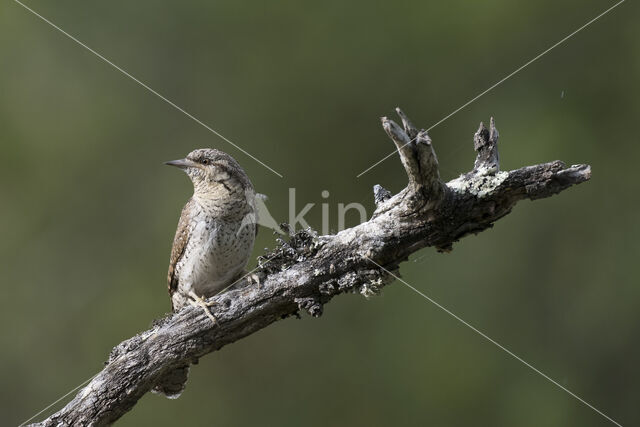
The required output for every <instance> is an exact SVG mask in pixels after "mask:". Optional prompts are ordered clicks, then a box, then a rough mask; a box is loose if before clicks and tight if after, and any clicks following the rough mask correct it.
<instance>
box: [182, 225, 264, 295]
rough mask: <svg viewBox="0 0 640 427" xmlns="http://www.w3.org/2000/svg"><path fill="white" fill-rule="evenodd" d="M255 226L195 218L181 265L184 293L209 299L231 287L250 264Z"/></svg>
mask: <svg viewBox="0 0 640 427" xmlns="http://www.w3.org/2000/svg"><path fill="white" fill-rule="evenodd" d="M255 227H256V225H255V222H253V221H242V220H240V221H238V220H224V219H219V218H210V217H207V216H206V215H199V217H196V218H194V221H193V222H192V225H191V227H190V238H189V243H188V244H187V247H186V249H185V252H184V255H183V257H182V260H181V261H180V263H179V265H178V277H179V288H183V289H180V291H182V292H183V293H188V292H189V291H193V292H195V293H196V294H197V295H198V296H204V297H208V296H211V295H214V294H216V293H218V292H219V291H221V290H222V289H224V288H225V287H227V286H229V285H231V284H232V283H233V280H236V279H237V278H238V276H239V275H240V273H241V272H242V271H243V269H244V267H245V266H246V265H247V262H248V261H249V257H250V255H251V251H252V250H253V243H254V239H255Z"/></svg>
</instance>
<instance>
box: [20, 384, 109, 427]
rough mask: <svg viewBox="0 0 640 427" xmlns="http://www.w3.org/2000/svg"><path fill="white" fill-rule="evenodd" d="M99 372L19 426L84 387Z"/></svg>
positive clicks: (21, 424)
mask: <svg viewBox="0 0 640 427" xmlns="http://www.w3.org/2000/svg"><path fill="white" fill-rule="evenodd" d="M97 376H98V374H94V375H93V376H92V377H91V378H88V379H86V380H84V381H83V382H82V383H80V384H78V385H77V386H75V387H74V388H73V389H71V390H69V391H68V392H67V394H65V395H64V396H62V397H60V398H59V399H58V400H56V401H55V402H53V403H51V404H50V405H49V406H47V407H46V408H44V409H43V410H41V411H40V412H38V413H37V414H35V415H33V416H32V417H31V418H29V419H28V420H25V421H23V422H22V423H20V425H19V426H18V427H22V426H23V425H25V424H26V423H28V422H29V421H31V420H32V419H34V418H35V417H37V416H38V415H40V414H42V413H43V412H44V411H46V410H47V409H49V408H51V407H52V406H53V405H55V404H56V403H58V402H60V401H61V400H62V399H64V398H65V397H67V396H69V395H70V394H71V393H73V392H74V391H76V390H77V389H79V388H80V387H82V386H83V385H85V384H86V383H88V382H89V381H91V380H92V379H94V378H95V377H97Z"/></svg>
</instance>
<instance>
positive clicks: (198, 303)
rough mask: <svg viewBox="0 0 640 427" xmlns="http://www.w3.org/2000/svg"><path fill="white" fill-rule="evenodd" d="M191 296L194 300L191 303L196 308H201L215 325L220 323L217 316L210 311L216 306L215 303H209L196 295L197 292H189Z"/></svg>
mask: <svg viewBox="0 0 640 427" xmlns="http://www.w3.org/2000/svg"><path fill="white" fill-rule="evenodd" d="M189 296H190V297H191V298H192V299H191V300H190V301H189V303H190V304H191V305H192V306H194V307H201V308H202V309H203V310H204V313H205V314H206V315H207V317H208V318H209V319H211V321H212V322H213V323H218V319H216V316H214V315H213V314H212V313H211V310H209V307H213V306H215V305H216V303H215V302H213V301H211V302H207V301H206V300H205V299H204V298H203V297H199V296H198V295H196V294H195V292H193V291H190V292H189Z"/></svg>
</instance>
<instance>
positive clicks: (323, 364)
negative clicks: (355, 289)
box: [0, 0, 640, 426]
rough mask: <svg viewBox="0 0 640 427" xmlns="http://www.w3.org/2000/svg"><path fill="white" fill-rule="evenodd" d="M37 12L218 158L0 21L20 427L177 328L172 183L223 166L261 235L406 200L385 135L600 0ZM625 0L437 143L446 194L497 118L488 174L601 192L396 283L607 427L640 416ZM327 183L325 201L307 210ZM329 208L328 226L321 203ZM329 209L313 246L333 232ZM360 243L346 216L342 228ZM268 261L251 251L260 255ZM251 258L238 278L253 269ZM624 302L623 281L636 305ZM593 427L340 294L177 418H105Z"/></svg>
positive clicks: (156, 409)
mask: <svg viewBox="0 0 640 427" xmlns="http://www.w3.org/2000/svg"><path fill="white" fill-rule="evenodd" d="M27 4H28V5H29V6H30V7H32V8H34V9H35V10H36V11H38V12H39V13H41V14H42V15H43V16H45V17H47V18H48V19H50V20H52V21H53V22H54V23H56V24H57V25H59V26H60V27H61V28H63V29H64V30H66V31H68V32H69V33H71V34H72V35H74V36H76V37H77V38H78V39H80V40H82V41H83V42H85V43H86V44H87V45H89V46H91V47H92V48H94V49H95V50H97V51H98V52H100V53H101V54H103V55H104V56H106V57H107V58H109V59H110V60H112V61H113V62H114V63H116V64H118V65H120V66H122V67H123V68H124V69H126V70H127V71H128V72H130V73H131V74H133V75H134V76H136V77H138V78H139V79H141V80H142V81H143V82H145V83H146V84H148V85H149V86H151V87H152V88H154V89H156V90H158V91H159V92H160V93H162V94H163V95H165V96H166V97H168V98H169V99H171V100H172V101H174V102H175V103H177V104H178V105H180V106H182V107H184V108H185V109H186V110H188V111H189V112H191V113H192V114H194V115H195V116H197V117H198V118H200V119H201V120H203V121H204V122H206V123H207V124H209V125H211V126H212V127H213V128H215V129H216V130H218V131H220V132H221V133H222V134H224V135H225V136H227V137H229V138H230V139H232V140H233V141H235V142H236V143H237V144H238V145H240V146H242V147H243V148H244V149H246V150H248V151H249V152H251V153H252V154H253V155H255V156H257V157H258V158H260V159H261V160H263V161H264V162H266V163H267V164H269V165H270V166H271V167H273V168H274V169H276V170H277V171H279V172H281V173H282V174H283V175H284V178H283V179H280V178H278V177H277V176H275V175H273V174H272V173H271V172H269V171H268V170H267V169H265V168H263V167H262V166H260V165H259V164H258V163H256V162H255V161H253V160H252V159H250V158H249V157H247V156H246V155H244V154H242V153H241V152H239V151H238V150H236V149H235V148H233V147H231V146H230V145H229V144H227V143H225V142H224V141H222V140H221V139H219V138H217V137H216V136H214V135H212V134H211V133H209V132H208V131H207V130H205V129H204V128H202V127H201V126H199V125H197V124H196V123H194V122H193V121H192V120H190V119H189V118H187V117H186V116H184V115H183V114H181V113H180V112H178V111H176V110H175V109H174V108H172V107H170V106H169V105H167V104H166V103H164V102H163V101H161V100H160V99H158V98H157V97H156V96H154V95H153V94H151V93H149V92H148V91H146V90H144V89H143V88H142V87H140V86H139V85H138V84H136V83H135V82H133V81H131V80H129V79H127V78H126V77H124V76H123V75H122V74H120V73H119V72H117V71H116V70H114V69H113V68H112V67H110V66H109V65H107V64H105V63H104V62H102V61H100V60H99V59H98V58H96V57H95V56H94V55H92V54H91V53H89V52H88V51H86V50H84V49H82V48H81V47H80V46H78V45H77V44H75V43H73V42H72V41H71V40H69V39H68V38H66V37H64V36H63V35H62V34H60V33H59V32H56V31H55V30H54V29H53V28H51V27H50V26H48V25H47V24H45V23H44V22H42V21H41V20H39V19H37V18H36V17H35V16H33V15H32V14H30V13H29V12H27V11H26V10H25V9H23V8H21V7H20V6H19V5H17V4H16V3H14V2H5V3H4V4H3V6H1V8H0V35H1V37H0V49H1V52H2V67H0V90H1V93H2V98H1V101H0V129H1V130H0V141H1V144H0V156H1V157H2V160H3V161H2V167H1V168H0V182H2V184H1V185H0V200H1V204H0V233H1V234H0V235H1V236H2V239H1V242H2V243H1V244H0V259H2V292H3V297H2V299H1V301H2V302H1V304H2V307H1V308H2V309H1V316H2V318H1V320H2V321H1V322H0V325H1V326H0V328H1V329H0V330H1V331H2V337H3V341H4V345H3V350H2V352H0V366H2V368H1V369H0V381H1V382H2V384H3V387H2V389H1V390H0V402H1V403H0V413H2V418H3V420H4V422H5V423H6V424H8V425H15V424H17V423H19V422H21V421H23V420H24V419H26V418H28V417H29V416H30V415H32V414H33V413H35V412H36V411H38V410H39V409H41V408H43V407H44V406H46V405H47V404H49V403H50V402H52V401H53V400H55V399H56V398H58V397H59V396H61V395H62V394H64V393H65V392H66V391H68V390H69V389H71V388H73V387H74V386H75V385H77V384H78V383H80V382H81V381H83V380H84V379H86V378H88V377H90V376H91V375H93V374H94V373H95V372H97V371H98V370H99V369H101V366H102V363H103V361H104V360H105V359H106V358H107V354H108V352H109V350H110V349H111V347H112V346H114V345H115V344H117V343H118V342H120V341H121V340H123V339H125V338H127V337H129V336H131V335H133V334H135V333H136V332H138V331H140V330H142V329H145V328H146V327H147V326H148V325H149V324H150V322H151V319H153V318H155V317H158V316H160V315H162V314H163V313H164V312H165V311H167V310H169V307H170V304H169V299H168V296H167V294H166V284H165V274H166V268H167V262H168V256H169V249H170V245H171V240H172V237H173V232H174V229H175V225H176V222H177V218H178V215H179V213H180V209H181V207H182V204H183V203H184V202H185V201H186V199H187V198H188V197H189V195H190V191H191V188H190V184H189V182H188V180H187V178H186V177H185V176H183V175H181V174H179V173H178V172H177V171H175V170H172V169H169V168H166V167H164V166H162V162H163V161H165V160H169V159H174V158H177V157H181V156H183V155H184V154H186V153H187V152H189V151H190V150H192V149H194V148H197V147H205V146H210V147H215V148H220V149H222V150H225V151H227V152H229V153H230V154H232V155H233V156H234V157H236V159H237V160H238V161H239V162H240V163H241V164H242V165H243V166H244V167H245V169H246V170H247V172H248V173H249V175H250V176H251V177H252V179H253V182H254V183H255V185H256V187H257V189H258V191H260V192H263V193H266V194H268V195H269V197H270V200H269V207H270V209H271V212H272V214H273V215H274V217H275V218H277V219H278V220H281V221H286V220H287V217H288V208H287V198H288V188H289V187H295V188H296V189H297V203H298V204H299V206H301V205H304V204H306V203H316V207H315V208H314V209H312V211H311V212H310V214H309V215H308V216H307V217H306V218H307V220H308V221H309V222H310V224H311V225H312V226H314V227H316V228H320V226H321V224H320V208H319V204H320V203H322V202H328V203H330V204H331V206H332V209H335V206H337V203H340V202H342V203H349V202H361V203H364V204H365V205H366V206H367V209H368V210H369V212H371V211H372V209H373V201H372V193H371V187H372V186H373V184H376V183H379V184H382V185H384V186H386V187H387V188H389V189H391V190H393V191H398V190H400V189H401V188H402V187H403V186H404V185H405V182H406V177H405V176H404V172H403V170H402V168H401V167H400V164H399V162H398V159H397V157H395V156H394V157H392V158H390V159H388V160H387V161H385V162H383V163H382V164H381V165H379V166H378V167H376V168H374V169H373V170H371V171H370V172H368V173H367V174H365V175H363V176H362V177H361V178H359V179H356V174H358V173H359V172H361V171H362V170H364V169H365V168H367V167H368V166H369V165H370V164H372V163H373V162H375V161H377V160H379V159H380V158H382V157H383V156H384V155H386V154H387V153H389V152H390V151H391V150H392V149H393V146H392V144H391V143H390V142H389V141H388V140H387V138H386V136H385V135H384V132H383V131H382V130H381V128H380V126H379V121H378V117H379V116H381V115H392V114H393V108H394V107H395V106H396V105H400V106H402V107H403V109H404V110H405V111H406V112H407V113H408V114H409V115H410V117H412V118H413V120H414V122H415V123H416V124H417V125H419V126H421V127H428V126H430V125H432V124H433V123H435V122H437V121H438V120H440V119H441V118H442V117H444V116H445V115H447V114H448V113H450V112H451V111H453V110H454V109H456V108H457V107H458V106H460V105H462V104H463V103H464V102H466V101H467V100H469V99H470V98H472V97H473V96H475V95H476V94H478V93H480V92H481V91H483V90H484V89H486V88H487V87H489V86H490V85H492V84H493V83H495V82H496V81H498V80H499V79H500V78H502V77H504V76H505V75H507V74H508V73H510V72H511V71H513V70H514V69H516V68H517V67H518V66H520V65H522V64H523V63H525V62H526V61H528V60H529V59H531V58H532V57H534V56H535V55H537V54H538V53H540V52H541V51H543V50H544V49H546V48H547V47H549V46H550V45H552V44H553V43H555V42H556V41H558V40H560V39H561V38H562V37H564V36H565V35H567V34H569V33H570V32H571V31H573V30H574V29H576V28H578V27H579V26H581V25H582V24H584V23H585V22H587V21H588V20H590V19H591V18H593V17H594V16H596V15H597V14H599V13H600V12H601V11H603V10H604V9H606V8H607V7H609V6H611V5H612V4H613V2H609V1H595V0H587V1H581V2H578V1H571V2H558V1H551V0H541V1H538V2H526V1H516V2H514V1H506V0H491V1H486V2H482V3H481V4H479V3H478V2H473V1H469V0H467V1H462V0H454V1H450V2H417V1H406V0H405V1H398V2H371V1H352V2H343V1H334V0H329V1H324V2H299V1H270V2H237V1H230V0H225V1H214V2H211V1H187V2H162V3H158V2H151V1H147V0H145V1H136V2H127V1H121V0H114V1H110V2H98V1H95V0H94V1H84V2H80V1H77V0H74V1H71V0H64V1H62V0H60V1H56V2H45V1H43V0H30V1H28V2H27ZM638 12H639V6H638V4H637V3H634V2H626V3H625V4H623V5H622V6H620V7H619V8H618V9H616V10H615V11H613V12H612V13H611V14H609V15H607V16H605V17H603V18H602V19H601V20H599V21H598V22H596V23H594V24H593V25H591V26H590V27H588V28H586V29H585V30H584V31H583V32H581V33H579V34H578V35H576V36H575V37H573V38H572V39H570V40H569V41H567V42H566V43H565V44H563V45H561V46H559V47H557V48H556V49H554V50H553V51H551V52H550V53H549V54H548V55H546V56H544V57H543V58H541V59H540V60H539V61H537V62H535V63H534V64H532V65H531V66H529V67H528V68H526V69H525V70H523V71H522V72H520V73H519V74H517V75H516V76H514V77H513V78H511V79H509V80H508V81H506V82H505V83H504V84H502V85H500V86H499V87H497V88H496V89H495V90H493V91H492V92H490V93H489V94H487V95H485V96H484V97H482V98H481V99H479V100H478V101H477V102H475V103H473V104H472V105H470V106H469V107H467V108H465V109H463V110H462V111H460V112H459V113H458V114H456V115H454V116H453V117H451V118H450V119H448V120H447V121H446V122H444V123H442V124H441V125H439V126H438V127H436V128H435V129H433V130H432V131H431V136H432V139H433V141H434V145H435V148H436V150H437V152H438V155H439V158H440V162H441V165H442V173H443V175H444V177H445V178H447V179H448V178H452V177H455V176H457V175H458V174H460V173H462V172H465V171H467V170H469V169H470V168H471V167H472V164H473V159H474V153H473V150H472V141H471V137H472V135H473V132H474V131H475V130H476V128H477V123H478V122H479V121H480V120H485V121H486V120H488V118H489V117H490V116H491V115H494V116H495V117H496V120H497V125H498V128H499V130H500V133H501V139H500V143H501V148H500V150H501V153H500V154H501V160H502V167H503V169H510V168H516V167H519V166H523V165H526V164H533V163H539V162H544V161H551V160H554V159H561V160H564V161H566V162H568V163H582V162H584V163H590V164H592V165H593V179H592V181H591V182H589V183H587V184H583V185H581V186H579V187H576V188H574V189H571V190H569V191H567V192H565V193H563V194H562V195H561V196H559V197H554V198H552V199H547V200H541V201H537V202H535V203H529V202H524V203H522V204H521V205H519V206H518V207H517V208H516V209H515V211H514V212H513V213H512V214H511V215H509V216H508V217H506V218H505V219H503V220H501V221H500V222H499V223H498V224H497V225H496V226H495V228H494V229H493V230H490V231H488V232H485V233H482V234H481V235H479V236H477V237H469V238H467V239H465V240H464V241H462V242H460V243H459V244H457V245H456V246H455V250H454V251H453V252H452V253H451V254H447V255H442V254H436V253H435V252H434V251H433V250H432V249H426V250H423V251H421V252H420V253H418V254H416V255H415V256H414V257H413V258H412V260H411V261H410V262H408V263H405V264H403V265H402V268H401V271H402V274H403V277H404V279H405V280H407V281H408V282H409V283H412V284H413V285H415V286H416V287H418V288H420V289H421V290H422V291H424V292H425V293H427V294H428V295H430V296H431V297H433V298H434V299H436V300H437V301H439V302H440V303H442V304H443V305H445V306H446V307H448V308H450V309H451V310H452V311H454V312H455V313H457V314H458V315H460V316H461V317H462V318H464V319H466V320H467V321H469V322H470V323H471V324H473V325H475V326H476V327H478V328H479V329H481V330H482V331H484V332H486V333H487V334H488V335H489V336H491V337H493V338H494V339H496V340H497V341H499V342H500V343H502V344H504V345H505V346H507V347H508V348H509V349H511V350H512V351H514V352H515V353H516V354H518V355H520V356H521V357H523V358H524V359H526V360H527V361H529V362H530V363H532V364H533V365H535V366H536V367H537V368H539V369H540V370H542V371H543V372H545V373H547V374H548V375H550V376H551V377H553V378H554V379H557V380H558V381H559V382H561V383H562V384H563V385H565V386H566V387H568V388H569V389H571V390H572V391H574V392H575V393H577V394H578V395H580V396H581V397H583V398H584V399H586V400H587V401H589V402H591V403H592V404H594V405H595V406H596V407H598V408H599V409H601V410H602V411H604V412H605V413H607V414H609V415H610V416H611V417H613V418H614V419H616V420H618V421H619V422H621V423H622V424H624V425H637V424H638V423H640V414H639V413H638V410H637V409H638V408H637V403H638V401H640V389H639V387H638V384H640V368H639V367H638V363H637V361H638V360H639V358H640V344H639V343H638V336H639V332H640V326H639V325H640V313H639V310H638V307H639V306H640V289H639V287H638V277H639V271H638V263H637V260H636V258H637V256H638V253H639V252H638V241H639V238H640V227H639V226H638V222H637V217H638V208H639V206H640V192H639V191H638V178H637V176H636V169H637V159H638V157H639V156H640V144H639V143H640V141H639V140H638V139H639V138H638V133H637V131H633V129H632V125H633V123H635V121H636V120H637V119H638V117H639V116H640V102H639V101H638V93H639V91H640V84H639V80H638V76H639V75H640V50H639V49H638V42H639V41H640V27H639V26H638V25H637V20H638V16H639V15H638ZM323 190H328V191H329V192H330V196H329V198H328V199H326V200H325V199H322V198H321V192H322V191H323ZM332 212H337V209H336V210H332ZM336 218H337V217H336V216H334V217H333V218H332V220H331V221H332V223H331V226H332V227H333V228H335V227H336V226H337V223H336V222H335V221H334V220H336ZM350 221H351V224H353V222H354V221H355V215H354V218H350ZM272 245H273V236H272V235H271V233H270V232H269V231H266V230H263V232H262V233H261V234H260V236H259V241H258V244H257V247H256V251H255V254H256V255H258V254H260V253H261V252H262V248H264V247H270V246H272ZM254 262H255V261H254V260H252V264H253V263H254ZM634 283H635V285H634ZM303 423H304V424H305V425H309V426H320V425H327V424H331V425H380V426H382V425H390V424H397V425H447V426H457V425H460V426H462V425H464V426H466V425H493V426H512V425H517V426H539V425H545V426H564V425H580V426H596V425H597V426H600V425H606V421H605V420H604V419H603V418H601V417H600V416H599V415H597V414H596V413H594V412H593V411H592V410H590V409H589V408H587V407H585V406H584V405H582V404H581V403H579V402H578V401H577V400H575V399H574V398H572V397H571V396H569V395H568V394H566V393H564V392H563V391H561V390H559V389H558V388H556V387H555V386H554V385H552V384H551V383H549V382H547V381H546V380H545V379H543V378H542V377H540V376H538V375H537V374H535V373H533V372H532V371H531V370H530V369H528V368H526V367H525V366H523V365H522V364H520V363H519V362H517V361H516V360H514V359H513V358H511V357H509V356H508V355H506V354H505V353H503V352H502V351H500V350H499V349H498V348H496V347H494V346H493V345H491V344H489V343H488V342H486V341H485V340H483V339H482V338H481V337H479V336H478V335H476V334H475V333H473V332H472V331H470V330H469V329H467V328H465V327H464V326H462V325H461V324H460V323H458V322H457V321H455V320H454V319H452V318H451V317H449V316H448V315H446V314H445V313H443V312H442V311H440V310H439V309H437V308H436V307H435V306H433V305H431V304H429V303H428V302H427V301H425V300H423V299H421V298H419V297H418V296H416V295H415V294H414V293H412V292H411V291H410V290H408V289H407V288H405V287H404V286H403V285H401V284H399V283H396V284H394V285H392V286H390V287H388V288H387V289H385V291H384V292H383V294H382V295H381V296H380V297H376V298H373V299H370V300H365V299H364V298H362V297H360V296H346V297H342V298H337V299H336V301H334V302H332V303H331V304H329V305H328V306H327V307H326V310H325V315H324V316H323V317H322V318H321V319H320V320H316V319H310V318H308V317H306V316H304V317H303V319H302V320H299V321H297V320H286V321H283V322H279V323H277V324H275V325H273V326H272V327H269V328H267V329H266V330H264V331H261V332H260V333H257V334H255V335H252V336H250V337H248V338H247V339H245V340H243V341H241V342H238V343H236V344H234V345H232V346H229V347H228V348H225V349H223V351H221V352H217V353H215V354H212V355H210V356H208V357H206V358H204V359H202V361H201V363H200V364H199V365H198V366H196V367H195V368H194V369H193V370H192V375H191V379H190V381H189V384H188V388H187V391H186V392H185V394H184V395H183V396H182V397H181V398H180V399H178V400H176V401H168V400H166V399H163V398H161V397H158V396H155V395H147V396H145V397H144V398H143V399H142V400H141V401H140V403H139V404H138V405H137V406H136V407H135V408H134V410H133V411H132V412H130V413H129V414H128V415H126V416H125V417H124V418H123V419H122V420H121V425H131V426H134V425H135V426H140V425H209V424H211V425H220V426H245V425H256V424H261V425H279V426H297V425H301V424H303Z"/></svg>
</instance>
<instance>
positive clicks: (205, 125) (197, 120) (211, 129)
mask: <svg viewBox="0 0 640 427" xmlns="http://www.w3.org/2000/svg"><path fill="white" fill-rule="evenodd" d="M13 1H14V2H16V3H18V4H19V5H20V6H22V7H23V8H25V9H26V10H28V11H29V12H31V13H32V14H34V15H35V16H37V17H38V18H40V19H41V20H43V21H44V22H46V23H47V24H49V25H51V26H52V27H53V28H55V29H56V30H58V31H59V32H61V33H62V34H64V35H65V36H67V37H68V38H70V39H71V40H73V41H74V42H76V43H77V44H79V45H80V46H82V47H83V48H85V49H87V50H88V51H89V52H91V53H93V54H94V55H95V56H97V57H98V58H100V59H102V60H103V61H104V62H106V63H107V64H109V65H111V66H112V67H113V68H115V69H116V70H118V71H120V72H121V73H122V74H124V75H125V76H127V77H129V78H130V79H131V80H133V81H134V82H136V83H138V84H139V85H140V86H142V87H143V88H145V89H147V90H148V91H149V92H151V93H152V94H154V95H155V96H157V97H158V98H160V99H162V100H163V101H164V102H166V103H167V104H169V105H171V106H172V107H173V108H175V109H176V110H178V111H180V112H181V113H183V114H184V115H185V116H187V117H189V118H190V119H191V120H193V121H194V122H196V123H198V124H199V125H200V126H202V127H204V128H205V129H207V130H208V131H209V132H211V133H213V134H214V135H216V136H218V137H219V138H221V139H222V140H224V141H226V142H228V143H229V144H231V145H233V146H234V147H235V148H237V149H238V150H240V151H242V152H243V153H244V154H246V155H247V156H249V157H251V158H252V159H253V160H255V161H256V162H258V163H260V164H261V165H262V166H264V167H265V168H267V169H269V170H270V171H271V172H273V173H275V174H276V175H278V176H279V177H280V178H282V177H283V176H282V175H281V174H280V173H278V172H276V171H275V170H274V169H272V168H271V167H270V166H268V165H267V164H265V163H264V162H263V161H261V160H260V159H258V158H256V157H255V156H253V155H252V154H250V153H249V152H247V151H246V150H245V149H243V148H241V147H239V146H238V145H237V144H235V143H234V142H233V141H231V140H230V139H229V138H227V137H225V136H224V135H222V134H221V133H220V132H218V131H216V130H215V129H213V128H212V127H211V126H209V125H207V124H206V123H204V122H203V121H202V120H200V119H198V118H197V117H195V116H194V115H192V114H191V113H189V112H188V111H186V110H185V109H184V108H182V107H180V106H179V105H176V104H175V103H174V102H172V101H171V100H169V99H167V98H166V97H165V96H163V95H161V94H160V93H158V92H157V91H155V90H154V89H152V88H150V87H149V86H147V85H146V84H144V83H143V82H141V81H140V80H138V79H137V78H135V77H134V76H132V75H131V74H129V73H128V72H127V71H125V70H124V69H122V68H121V67H119V66H117V65H116V64H114V63H113V62H111V61H109V60H108V59H107V58H105V57H104V56H102V55H100V54H99V53H98V52H96V51H95V50H93V49H91V48H90V47H89V46H87V45H86V44H84V43H82V42H81V41H80V40H78V39H77V38H75V37H74V36H72V35H71V34H69V33H67V32H66V31H64V30H63V29H62V28H60V27H58V26H57V25H56V24H54V23H53V22H51V21H49V20H48V19H47V18H45V17H44V16H42V15H40V14H39V13H37V12H36V11H35V10H33V9H31V8H30V7H28V6H27V5H25V4H24V3H22V2H20V1H19V0H13Z"/></svg>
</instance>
